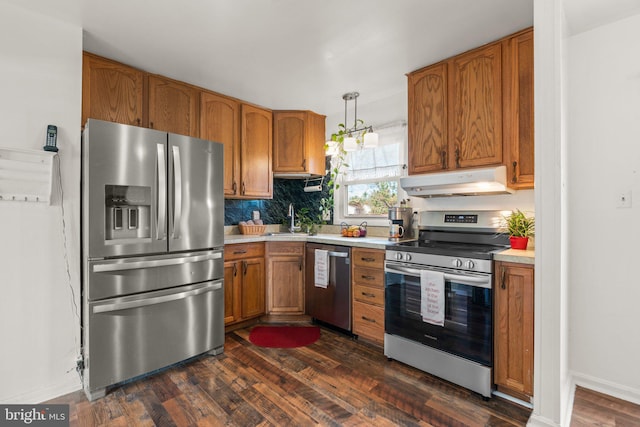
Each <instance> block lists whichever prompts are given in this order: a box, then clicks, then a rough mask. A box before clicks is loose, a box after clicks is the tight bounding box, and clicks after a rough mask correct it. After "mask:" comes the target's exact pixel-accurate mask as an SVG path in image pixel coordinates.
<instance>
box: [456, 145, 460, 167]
mask: <svg viewBox="0 0 640 427" xmlns="http://www.w3.org/2000/svg"><path fill="white" fill-rule="evenodd" d="M459 167H460V147H456V168H459Z"/></svg>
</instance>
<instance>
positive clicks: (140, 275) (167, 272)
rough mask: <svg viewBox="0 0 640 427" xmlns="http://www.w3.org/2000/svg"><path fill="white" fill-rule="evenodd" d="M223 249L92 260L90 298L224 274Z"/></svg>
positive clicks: (180, 283) (152, 288)
mask: <svg viewBox="0 0 640 427" xmlns="http://www.w3.org/2000/svg"><path fill="white" fill-rule="evenodd" d="M223 271H224V260H223V251H222V249H218V250H212V251H202V252H190V253H184V254H179V255H176V254H173V255H158V256H148V257H132V258H120V259H114V260H100V261H89V262H88V265H87V272H88V282H87V286H88V288H87V289H88V292H87V296H88V298H89V301H96V300H100V299H104V298H112V297H116V296H125V295H132V294H137V293H141V292H148V291H155V290H159V289H165V288H169V287H175V286H182V285H189V284H192V283H200V282H204V281H207V280H211V279H213V278H216V277H223V275H224V273H223Z"/></svg>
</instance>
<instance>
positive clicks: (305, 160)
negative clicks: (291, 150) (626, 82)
mask: <svg viewBox="0 0 640 427" xmlns="http://www.w3.org/2000/svg"><path fill="white" fill-rule="evenodd" d="M306 167H307V159H302V169H306Z"/></svg>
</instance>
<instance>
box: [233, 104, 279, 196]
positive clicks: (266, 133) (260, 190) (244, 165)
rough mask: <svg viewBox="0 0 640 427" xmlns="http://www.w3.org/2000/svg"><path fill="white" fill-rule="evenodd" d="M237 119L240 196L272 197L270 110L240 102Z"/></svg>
mask: <svg viewBox="0 0 640 427" xmlns="http://www.w3.org/2000/svg"><path fill="white" fill-rule="evenodd" d="M240 110H241V118H240V129H241V131H240V133H241V138H242V143H241V144H240V175H241V182H240V196H241V197H243V198H262V199H265V198H268V199H270V198H272V197H273V175H272V174H273V173H272V166H271V161H272V146H271V141H272V133H273V131H272V129H273V127H272V126H273V124H272V123H273V122H272V113H271V110H267V109H264V108H259V107H256V106H253V105H249V104H242V106H241V109H240Z"/></svg>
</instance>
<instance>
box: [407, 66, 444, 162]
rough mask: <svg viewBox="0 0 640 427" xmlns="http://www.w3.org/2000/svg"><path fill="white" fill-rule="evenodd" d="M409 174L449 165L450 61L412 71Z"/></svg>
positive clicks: (410, 79)
mask: <svg viewBox="0 0 640 427" xmlns="http://www.w3.org/2000/svg"><path fill="white" fill-rule="evenodd" d="M408 81H409V112H408V117H409V174H410V175H412V174H421V173H426V172H432V171H439V170H443V169H447V167H448V166H447V154H448V152H449V147H448V143H449V140H448V138H447V63H446V62H441V63H438V64H435V65H432V66H430V67H426V68H423V69H421V70H418V71H416V72H414V73H411V74H409V75H408Z"/></svg>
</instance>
